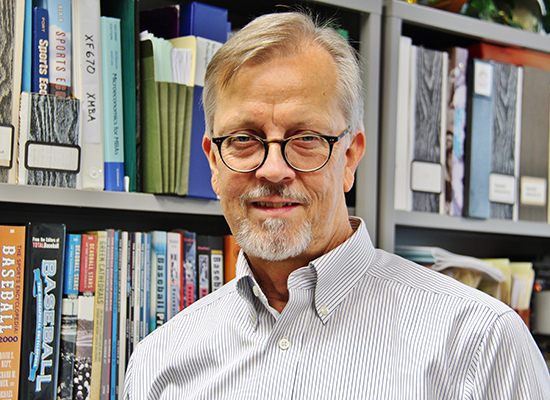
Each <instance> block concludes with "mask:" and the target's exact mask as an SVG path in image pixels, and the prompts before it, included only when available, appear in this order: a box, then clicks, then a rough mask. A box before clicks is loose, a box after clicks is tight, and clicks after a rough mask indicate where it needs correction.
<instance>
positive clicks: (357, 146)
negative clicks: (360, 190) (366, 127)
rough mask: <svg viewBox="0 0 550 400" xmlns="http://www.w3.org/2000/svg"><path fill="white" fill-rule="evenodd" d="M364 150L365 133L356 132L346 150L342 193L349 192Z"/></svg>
mask: <svg viewBox="0 0 550 400" xmlns="http://www.w3.org/2000/svg"><path fill="white" fill-rule="evenodd" d="M365 148H366V138H365V133H364V132H362V131H359V132H357V133H356V134H355V135H354V136H353V138H352V140H351V144H350V146H349V148H348V149H347V150H346V170H345V175H344V191H346V192H349V191H350V190H351V188H352V186H353V181H354V180H355V170H356V169H357V166H358V165H359V161H361V158H363V155H364V154H365Z"/></svg>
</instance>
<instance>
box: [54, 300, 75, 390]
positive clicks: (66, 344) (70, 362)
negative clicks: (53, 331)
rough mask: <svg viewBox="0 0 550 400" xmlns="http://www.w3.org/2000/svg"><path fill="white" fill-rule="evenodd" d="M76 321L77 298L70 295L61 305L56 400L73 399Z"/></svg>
mask: <svg viewBox="0 0 550 400" xmlns="http://www.w3.org/2000/svg"><path fill="white" fill-rule="evenodd" d="M77 320H78V297H77V296H76V297H75V296H74V295H70V297H65V298H63V302H62V305H61V341H60V360H59V378H58V387H57V399H58V400H72V399H73V382H74V366H75V354H76V334H77Z"/></svg>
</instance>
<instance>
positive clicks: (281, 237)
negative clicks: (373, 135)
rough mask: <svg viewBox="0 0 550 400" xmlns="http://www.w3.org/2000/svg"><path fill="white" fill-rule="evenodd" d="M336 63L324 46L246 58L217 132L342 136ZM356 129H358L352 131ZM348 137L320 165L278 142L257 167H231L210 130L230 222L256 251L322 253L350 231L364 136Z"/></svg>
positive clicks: (215, 177)
mask: <svg viewBox="0 0 550 400" xmlns="http://www.w3.org/2000/svg"><path fill="white" fill-rule="evenodd" d="M336 74H337V72H336V67H335V65H334V62H333V61H332V59H331V57H330V55H329V54H328V53H327V52H326V51H325V50H322V49H319V48H317V47H310V48H307V49H306V50H305V51H303V52H301V53H299V54H295V55H291V56H285V57H279V58H275V59H273V60H271V61H268V62H265V63H262V64H255V63H248V64H245V65H244V66H243V67H242V68H241V69H240V70H239V72H238V73H237V75H236V76H235V77H234V79H233V80H232V81H231V82H230V84H229V85H228V86H226V87H225V88H223V89H222V90H221V91H220V93H219V97H218V102H217V108H216V112H215V116H214V124H213V132H214V133H213V135H214V136H215V137H216V136H224V135H229V134H235V133H249V134H254V135H257V136H260V137H262V138H266V139H285V138H288V137H291V136H293V135H296V134H300V133H311V132H312V133H320V134H324V135H332V136H337V135H339V134H340V133H342V132H343V131H344V130H346V129H347V126H346V120H345V118H344V115H343V113H342V111H341V110H340V108H339V106H338V99H337V96H336V89H335V87H336ZM351 134H352V136H353V132H352V133H351ZM348 143H349V138H348V137H344V138H343V139H341V140H340V141H339V142H338V143H336V145H335V146H334V149H333V153H332V156H331V158H330V160H329V162H328V163H327V164H326V165H325V166H324V167H323V168H321V169H320V170H318V171H315V172H307V173H304V172H297V171H295V170H293V169H292V168H291V167H290V166H288V165H287V164H286V162H285V161H284V159H283V157H282V154H281V146H280V145H278V144H272V145H270V146H269V147H270V148H269V152H268V156H267V159H266V161H265V163H264V164H263V165H262V166H261V167H260V168H259V169H257V170H256V171H254V172H249V173H239V172H234V171H231V170H230V169H229V168H227V167H226V166H225V165H224V164H223V162H222V161H221V159H220V155H219V153H218V149H217V148H215V146H212V145H211V142H210V140H209V139H208V138H206V137H205V140H204V143H203V146H204V149H205V152H206V154H207V156H208V158H209V161H210V166H211V168H212V186H213V188H214V190H215V191H216V193H217V194H218V195H219V196H220V200H221V205H222V209H223V212H224V215H225V217H226V219H227V222H228V224H229V226H230V228H231V230H232V232H233V234H234V235H235V237H236V239H237V241H238V242H239V244H240V245H241V246H242V247H243V249H244V250H245V252H246V253H247V254H248V256H249V257H251V256H252V257H255V258H260V259H266V260H270V261H281V260H286V259H288V258H294V257H305V258H310V259H312V258H315V257H317V256H319V255H321V254H324V253H325V252H327V251H330V250H331V249H332V248H334V247H336V246H337V245H338V244H340V243H341V242H342V241H344V240H345V239H347V236H349V230H350V228H349V222H348V220H347V209H346V204H345V198H344V191H348V190H349V189H350V188H351V186H352V184H353V175H354V171H355V168H356V166H357V163H358V162H359V159H360V157H361V156H362V154H363V151H364V135H363V133H362V132H360V133H359V134H358V135H357V136H355V138H354V140H353V141H352V144H351V146H350V148H349V149H348V148H347V144H348Z"/></svg>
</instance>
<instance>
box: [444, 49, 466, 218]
mask: <svg viewBox="0 0 550 400" xmlns="http://www.w3.org/2000/svg"><path fill="white" fill-rule="evenodd" d="M467 73H468V50H467V49H465V48H461V47H455V48H454V49H453V50H452V51H451V57H450V60H449V81H448V82H449V83H448V86H449V93H448V99H449V105H448V107H449V115H450V116H451V117H450V118H449V119H448V121H447V126H448V131H450V132H452V146H450V148H451V153H452V154H451V158H450V163H451V167H450V170H451V173H450V178H451V188H450V194H451V199H450V207H449V214H450V215H454V216H462V214H463V207H464V143H465V141H466V106H467V104H466V98H467V95H466V94H467V86H466V77H467ZM448 156H449V155H448V154H447V157H448ZM448 162H449V159H447V163H448ZM445 193H446V197H447V193H448V192H447V190H446V192H445Z"/></svg>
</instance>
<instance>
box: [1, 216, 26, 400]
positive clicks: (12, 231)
mask: <svg viewBox="0 0 550 400" xmlns="http://www.w3.org/2000/svg"><path fill="white" fill-rule="evenodd" d="M25 231H26V228H25V227H24V226H7V225H0V255H1V257H2V266H1V268H0V271H1V274H2V308H1V311H0V341H1V342H2V352H1V356H0V360H1V362H0V375H1V376H2V380H3V381H4V384H3V388H2V392H3V393H4V394H3V396H4V398H8V399H18V398H19V380H20V373H21V372H20V363H21V360H23V361H22V362H23V363H25V362H26V361H27V360H26V359H22V358H21V339H22V338H23V331H22V325H23V318H24V314H23V297H24V295H25V292H24V278H25V277H24V270H25V244H26V239H25Z"/></svg>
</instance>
